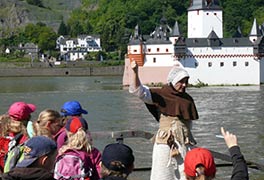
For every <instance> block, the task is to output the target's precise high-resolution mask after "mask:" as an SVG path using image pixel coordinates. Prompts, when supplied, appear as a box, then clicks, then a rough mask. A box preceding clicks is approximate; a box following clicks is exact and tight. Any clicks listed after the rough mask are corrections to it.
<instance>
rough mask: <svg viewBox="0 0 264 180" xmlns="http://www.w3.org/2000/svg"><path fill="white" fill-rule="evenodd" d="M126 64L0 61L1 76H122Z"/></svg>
mask: <svg viewBox="0 0 264 180" xmlns="http://www.w3.org/2000/svg"><path fill="white" fill-rule="evenodd" d="M123 72H124V66H95V65H92V64H90V65H89V66H88V65H87V64H83V63H80V62H76V63H63V64H57V65H55V64H54V63H51V64H48V63H41V62H40V63H39V62H38V63H33V64H31V63H0V77H21V76H122V75H123Z"/></svg>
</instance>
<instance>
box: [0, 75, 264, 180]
mask: <svg viewBox="0 0 264 180" xmlns="http://www.w3.org/2000/svg"><path fill="white" fill-rule="evenodd" d="M0 82H1V86H0V113H5V112H6V111H7V109H8V107H9V105H10V104H12V103H13V102H14V101H26V102H28V103H34V104H36V105H37V111H36V112H35V113H34V114H33V116H32V118H33V119H36V117H37V115H38V113H39V112H40V111H42V110H44V109H46V108H52V109H55V110H58V111H59V109H60V107H61V105H62V104H63V103H64V102H65V101H69V100H78V101H80V102H81V104H82V106H83V107H84V109H87V110H88V111H89V114H88V115H85V116H84V117H85V119H87V121H88V123H89V129H90V130H91V131H92V132H94V131H121V130H143V131H148V132H152V133H154V132H155V131H156V130H157V128H158V123H157V122H155V120H154V119H153V118H152V116H151V115H150V114H149V113H148V111H147V110H146V108H145V106H144V104H143V103H142V102H141V101H140V100H139V99H137V98H136V97H134V96H132V95H131V94H129V93H128V90H127V89H126V88H123V87H122V85H121V83H122V77H120V76H113V77H108V76H107V77H106V76H104V77H19V78H0ZM187 91H188V93H189V94H190V95H191V96H192V97H193V98H194V100H195V102H196V106H197V109H198V112H199V116H200V118H199V120H197V121H194V124H193V135H194V137H195V138H196V140H197V142H198V144H197V145H198V146H201V147H206V148H209V149H211V150H214V151H217V152H220V153H225V154H228V151H227V148H226V146H225V144H224V141H223V139H219V138H216V136H215V135H218V134H220V127H221V126H223V127H225V128H226V129H227V130H229V131H231V132H233V133H235V134H236V135H237V137H238V141H239V145H240V147H241V150H242V152H243V154H244V156H245V158H246V159H247V160H249V161H252V162H257V163H260V164H262V165H263V166H264V151H263V147H264V133H263V130H264V103H263V101H264V86H238V87H235V86H232V87H231V86H230V87H204V88H189V89H188V90H187ZM114 141H115V140H114V139H111V138H103V137H101V138H95V139H94V145H95V146H96V147H97V148H98V149H99V150H103V147H104V146H105V145H106V144H107V143H110V142H114ZM124 142H125V143H127V144H129V145H130V146H131V147H132V148H133V150H134V153H135V156H136V162H135V165H136V168H142V167H150V166H151V153H152V143H151V142H150V141H149V140H146V139H143V138H131V139H125V140H124ZM216 161H217V163H222V162H221V161H219V160H216ZM231 170H232V168H230V167H224V168H223V167H221V168H218V170H217V175H216V179H220V180H226V179H230V175H231ZM249 173H250V179H257V180H259V179H264V172H262V171H259V170H254V169H249ZM149 174H150V172H149V171H135V172H133V173H132V174H131V176H130V179H133V180H148V179H149Z"/></svg>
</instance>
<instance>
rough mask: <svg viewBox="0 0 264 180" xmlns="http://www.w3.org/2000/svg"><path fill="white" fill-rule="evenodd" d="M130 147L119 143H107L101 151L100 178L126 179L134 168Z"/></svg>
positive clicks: (107, 179) (110, 179) (103, 179)
mask: <svg viewBox="0 0 264 180" xmlns="http://www.w3.org/2000/svg"><path fill="white" fill-rule="evenodd" d="M134 160H135V158H134V155H133V151H132V149H131V148H130V147H129V146H127V145H125V144H119V143H113V144H108V145H107V146H106V147H105V148H104V150H103V153H102V164H101V166H102V169H101V176H102V179H101V180H126V179H127V177H128V175H129V174H130V173H131V172H132V171H133V168H134Z"/></svg>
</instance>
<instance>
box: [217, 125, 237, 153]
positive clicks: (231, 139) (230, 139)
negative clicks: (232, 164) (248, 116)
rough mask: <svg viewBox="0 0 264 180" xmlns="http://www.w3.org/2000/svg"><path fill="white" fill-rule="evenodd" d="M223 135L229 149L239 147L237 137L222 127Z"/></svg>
mask: <svg viewBox="0 0 264 180" xmlns="http://www.w3.org/2000/svg"><path fill="white" fill-rule="evenodd" d="M221 133H222V135H223V136H224V139H225V143H226V145H227V147H228V148H231V147H233V146H237V145H238V144H237V137H236V135H234V134H232V133H229V132H228V131H225V129H224V128H223V127H221Z"/></svg>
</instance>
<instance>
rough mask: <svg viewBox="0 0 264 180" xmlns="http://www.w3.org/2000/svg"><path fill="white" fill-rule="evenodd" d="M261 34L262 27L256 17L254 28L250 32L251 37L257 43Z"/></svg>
mask: <svg viewBox="0 0 264 180" xmlns="http://www.w3.org/2000/svg"><path fill="white" fill-rule="evenodd" d="M260 36H261V33H260V29H259V26H258V24H257V20H256V18H254V22H253V25H252V28H251V31H250V34H249V39H250V41H251V42H252V43H255V42H256V41H257V40H258V38H259V37H260Z"/></svg>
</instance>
